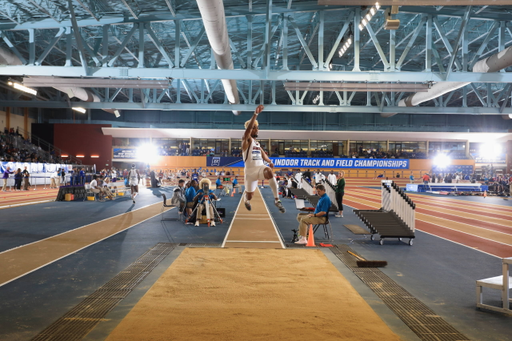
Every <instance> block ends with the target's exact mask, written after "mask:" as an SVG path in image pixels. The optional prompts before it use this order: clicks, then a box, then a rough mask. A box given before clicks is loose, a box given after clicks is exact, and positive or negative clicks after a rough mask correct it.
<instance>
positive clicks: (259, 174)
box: [242, 138, 267, 193]
mask: <svg viewBox="0 0 512 341" xmlns="http://www.w3.org/2000/svg"><path fill="white" fill-rule="evenodd" d="M242 152H243V155H242V156H243V159H244V163H245V170H244V182H245V190H246V191H247V192H249V193H253V192H254V191H255V190H256V187H258V180H265V176H264V174H263V170H264V169H265V168H267V166H265V165H264V164H263V158H262V156H261V147H260V144H259V143H258V142H257V141H256V140H255V139H253V138H251V145H250V146H249V148H248V149H247V150H243V151H242Z"/></svg>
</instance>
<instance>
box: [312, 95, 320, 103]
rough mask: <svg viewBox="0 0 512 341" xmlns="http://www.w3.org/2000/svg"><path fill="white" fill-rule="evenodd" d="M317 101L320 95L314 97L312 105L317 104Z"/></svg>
mask: <svg viewBox="0 0 512 341" xmlns="http://www.w3.org/2000/svg"><path fill="white" fill-rule="evenodd" d="M319 99H320V95H316V97H315V98H313V104H317V103H318V100H319Z"/></svg>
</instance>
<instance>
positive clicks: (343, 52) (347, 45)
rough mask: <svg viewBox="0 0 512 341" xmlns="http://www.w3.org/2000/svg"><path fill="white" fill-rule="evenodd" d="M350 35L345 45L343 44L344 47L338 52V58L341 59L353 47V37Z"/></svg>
mask: <svg viewBox="0 0 512 341" xmlns="http://www.w3.org/2000/svg"><path fill="white" fill-rule="evenodd" d="M349 34H350V35H349V36H348V38H346V39H345V43H344V44H343V46H342V47H341V48H340V50H339V51H338V56H339V57H341V56H343V55H344V54H345V52H347V50H348V48H349V47H350V45H352V35H351V33H349Z"/></svg>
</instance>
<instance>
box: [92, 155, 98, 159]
mask: <svg viewBox="0 0 512 341" xmlns="http://www.w3.org/2000/svg"><path fill="white" fill-rule="evenodd" d="M99 158H100V156H99V155H91V159H99Z"/></svg>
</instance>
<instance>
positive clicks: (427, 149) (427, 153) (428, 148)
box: [427, 141, 430, 157]
mask: <svg viewBox="0 0 512 341" xmlns="http://www.w3.org/2000/svg"><path fill="white" fill-rule="evenodd" d="M429 149H430V147H429V141H427V157H428V151H429Z"/></svg>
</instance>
